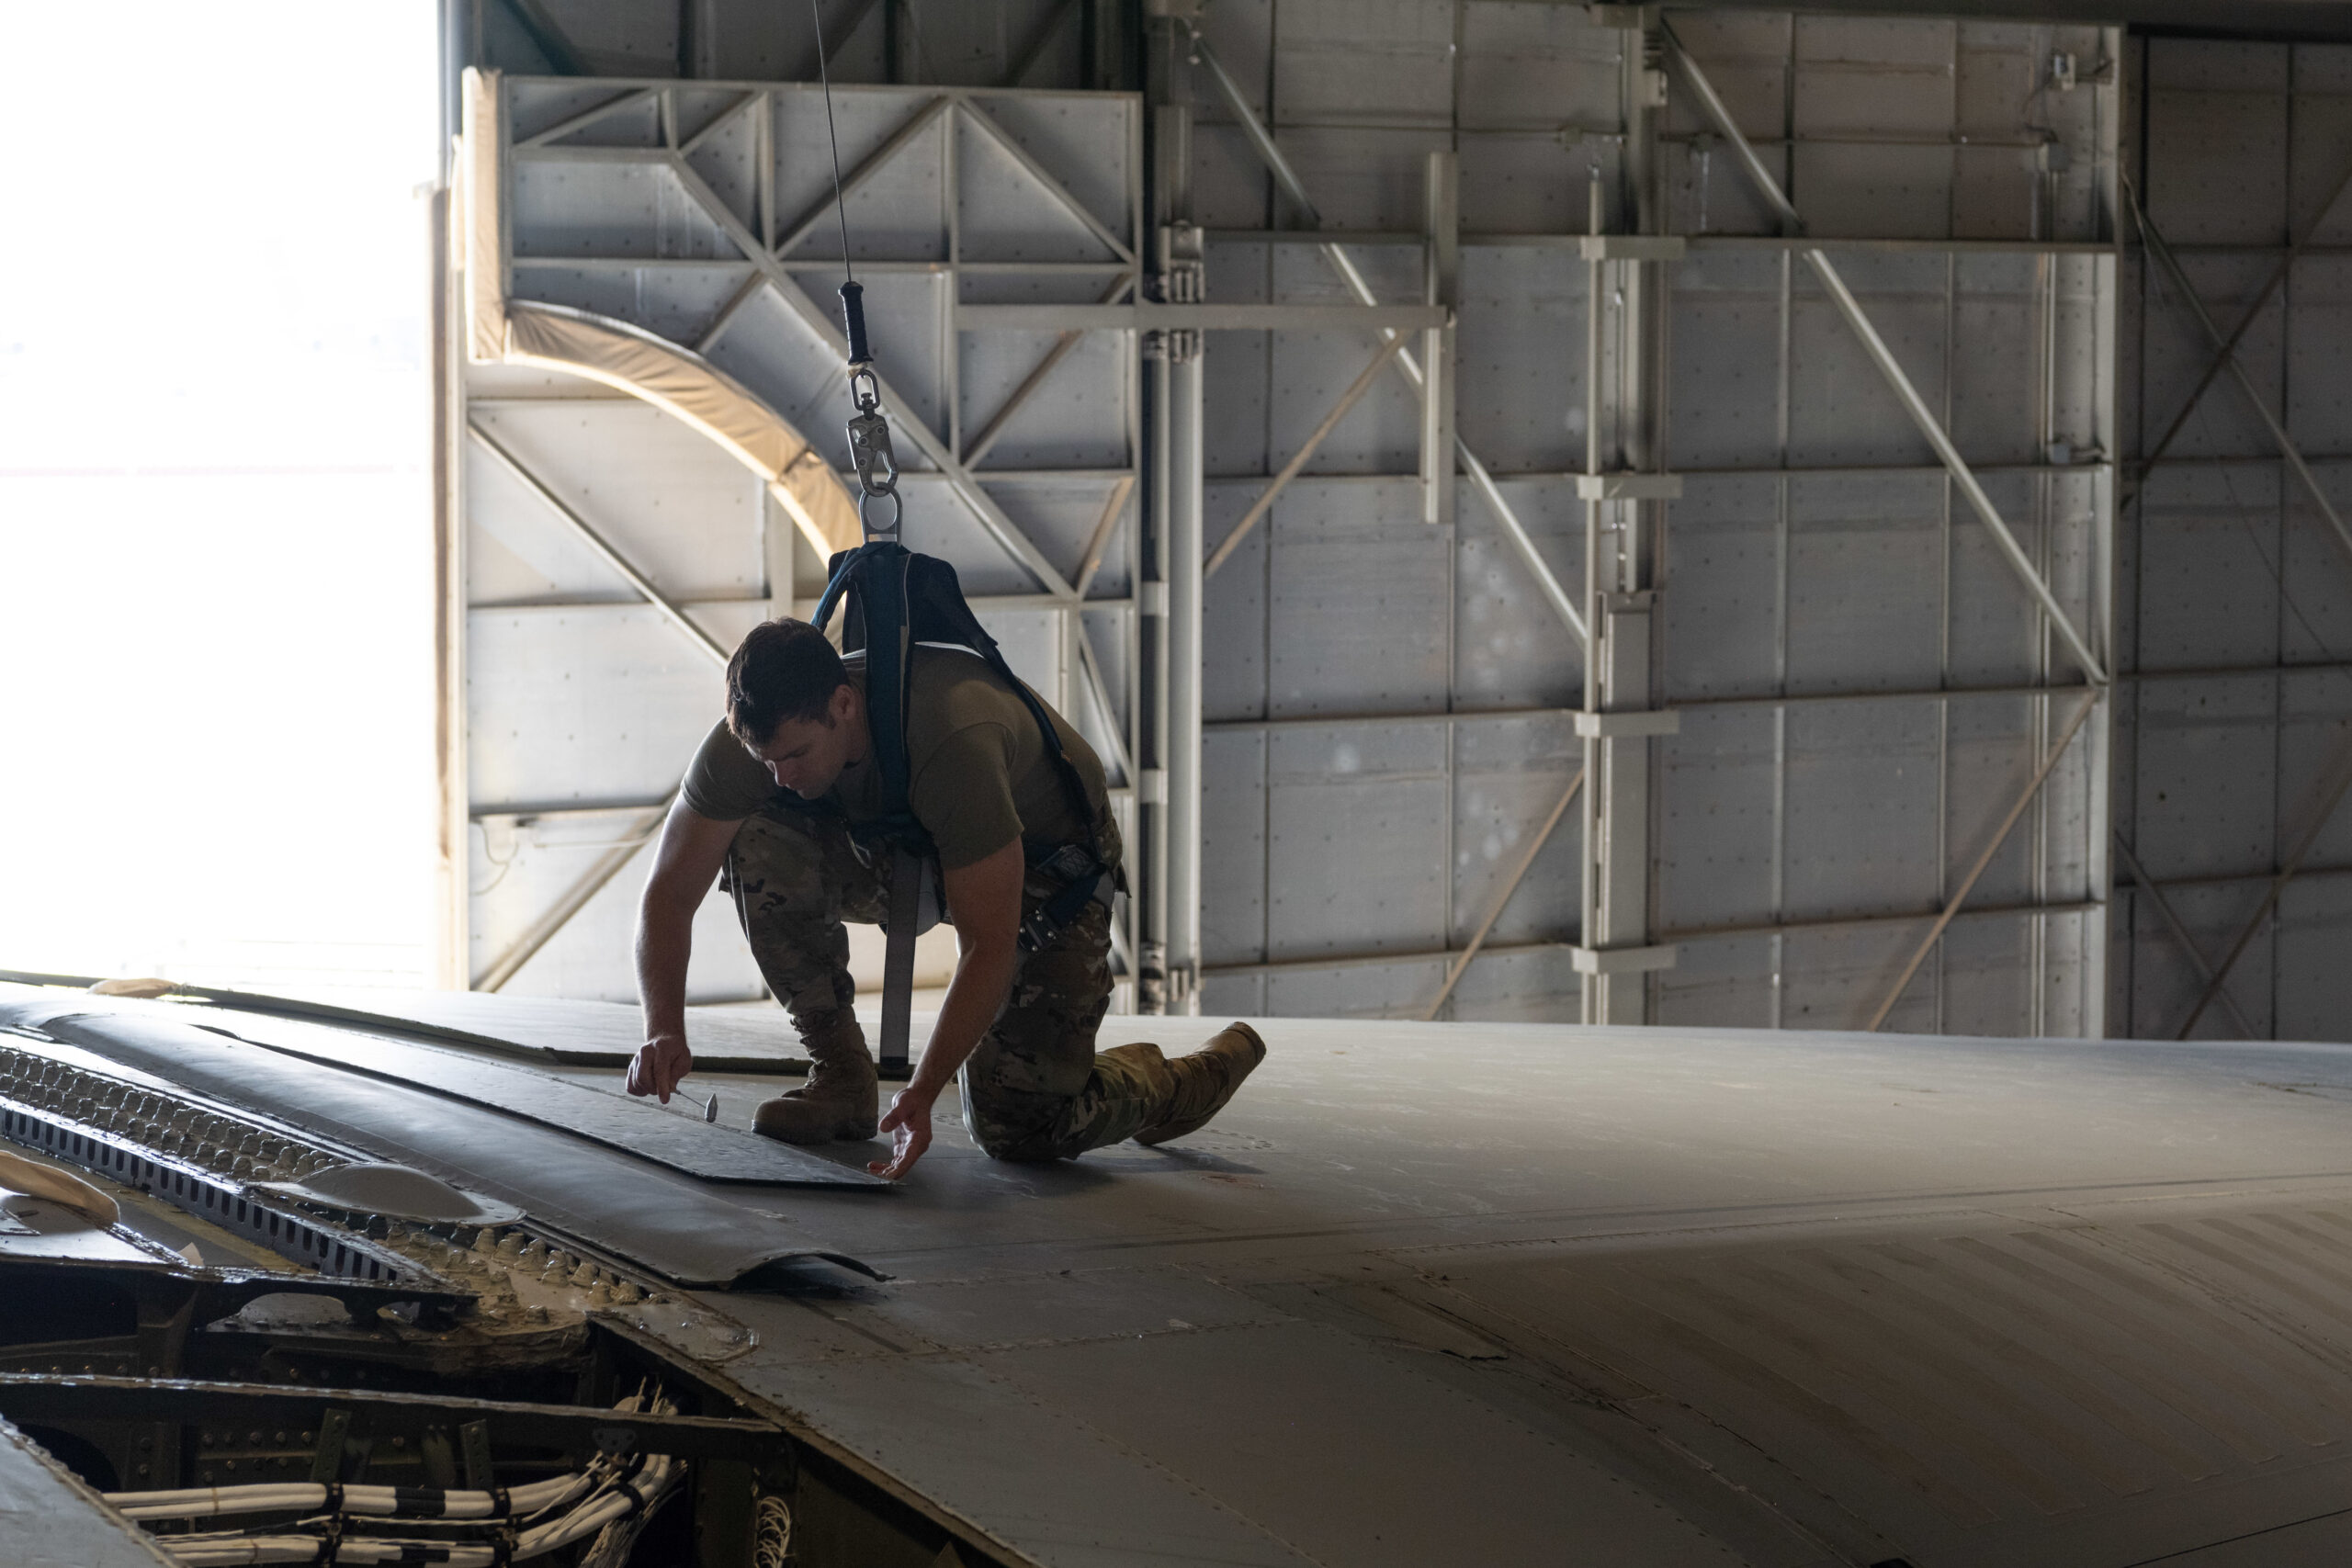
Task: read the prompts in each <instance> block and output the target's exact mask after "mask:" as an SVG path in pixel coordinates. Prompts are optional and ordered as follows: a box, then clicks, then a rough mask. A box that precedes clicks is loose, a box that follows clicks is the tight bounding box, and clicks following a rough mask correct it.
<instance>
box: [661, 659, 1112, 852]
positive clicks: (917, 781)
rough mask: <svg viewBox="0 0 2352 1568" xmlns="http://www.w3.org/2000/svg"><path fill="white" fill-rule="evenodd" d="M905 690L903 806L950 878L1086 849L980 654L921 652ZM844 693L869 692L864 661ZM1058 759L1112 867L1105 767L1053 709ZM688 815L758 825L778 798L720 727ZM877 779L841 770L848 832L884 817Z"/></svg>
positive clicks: (691, 776) (1014, 702) (710, 741)
mask: <svg viewBox="0 0 2352 1568" xmlns="http://www.w3.org/2000/svg"><path fill="white" fill-rule="evenodd" d="M912 657H913V660H914V671H913V675H912V678H911V679H910V681H909V682H908V686H909V693H908V701H907V775H908V783H907V805H908V807H909V809H910V810H911V811H912V812H913V813H914V817H915V820H916V821H918V822H920V823H922V825H923V829H924V830H925V831H927V832H928V833H930V835H931V838H932V842H933V844H935V845H936V846H937V847H938V850H939V863H940V864H941V865H943V866H944V867H947V868H948V869H950V870H953V869H955V868H956V867H959V866H967V865H970V864H971V863H974V862H975V861H980V860H985V859H987V858H988V857H989V855H991V854H994V853H995V852H997V851H999V850H1001V849H1002V848H1004V846H1005V845H1007V844H1009V843H1011V842H1012V840H1015V839H1021V840H1025V841H1026V842H1027V843H1029V844H1031V845H1034V846H1036V847H1038V848H1043V849H1050V848H1052V847H1054V846H1055V845H1057V844H1071V843H1083V842H1084V841H1085V840H1086V824H1085V823H1084V822H1082V821H1080V819H1079V818H1078V814H1077V812H1076V811H1075V810H1074V809H1072V807H1071V805H1070V802H1069V795H1067V794H1066V793H1065V790H1064V787H1063V784H1062V780H1061V776H1060V773H1058V772H1057V770H1056V768H1055V767H1054V764H1053V760H1052V759H1051V758H1050V757H1048V756H1047V755H1046V738H1045V737H1044V736H1043V735H1042V734H1040V733H1039V732H1038V729H1037V721H1036V719H1035V717H1033V716H1031V715H1030V712H1029V709H1028V706H1027V705H1025V704H1023V702H1022V700H1021V699H1020V698H1019V697H1018V696H1016V695H1014V694H1013V692H1012V688H1011V687H1009V686H1007V685H1006V684H1005V683H1004V682H1003V681H1002V680H1001V678H1000V677H999V676H998V675H997V673H996V671H993V670H990V669H989V667H988V665H987V664H986V663H985V662H983V661H982V660H980V659H979V658H978V656H977V655H974V654H970V653H965V652H961V651H959V650H957V649H946V648H926V647H918V648H916V649H914V650H913V653H912ZM842 662H843V663H844V664H845V665H846V666H847V667H848V670H849V678H850V681H851V682H852V683H853V684H854V685H855V686H856V687H857V689H858V691H859V692H860V693H861V694H862V693H864V691H865V655H864V654H862V653H854V654H851V655H850V656H849V657H848V658H847V659H845V660H843V661H842ZM1046 712H1047V713H1048V714H1052V716H1053V720H1054V729H1055V732H1056V733H1057V735H1059V736H1060V737H1061V743H1062V751H1063V754H1064V755H1066V756H1068V757H1069V760H1070V761H1072V762H1074V763H1076V764H1077V766H1078V773H1079V777H1080V779H1081V780H1083V781H1084V783H1085V785H1086V794H1087V798H1088V799H1089V800H1091V801H1092V802H1093V803H1094V816H1095V821H1096V822H1097V823H1098V824H1099V827H1098V829H1097V832H1098V849H1099V850H1100V852H1101V853H1102V856H1103V860H1104V861H1105V862H1106V863H1111V864H1114V865H1115V864H1116V863H1118V859H1119V829H1118V827H1117V825H1116V824H1115V823H1114V822H1113V821H1112V819H1111V813H1110V809H1109V796H1108V795H1107V793H1106V792H1105V790H1104V787H1103V762H1102V759H1100V758H1098V757H1097V756H1095V754H1094V749H1093V748H1092V747H1091V746H1089V745H1088V744H1087V743H1086V742H1085V740H1084V739H1081V738H1080V735H1079V733H1078V731H1077V730H1075V729H1073V728H1070V726H1069V723H1068V721H1066V720H1065V719H1064V718H1063V717H1062V716H1061V715H1060V714H1058V713H1055V712H1054V710H1053V708H1052V707H1051V706H1050V705H1048V706H1047V707H1046ZM881 793H882V780H881V773H880V769H879V768H878V767H877V766H876V763H875V761H874V757H873V754H872V753H871V752H870V751H869V752H868V753H867V756H866V759H865V761H863V762H860V763H858V764H857V765H855V766H854V767H852V768H848V769H845V770H843V772H842V776H841V778H840V780H839V781H837V782H836V783H835V784H834V785H833V788H832V792H831V794H830V795H827V796H826V798H827V799H828V800H830V801H831V802H832V803H833V804H834V805H836V806H838V807H841V809H842V813H843V815H845V816H846V817H848V818H849V819H850V820H851V821H853V822H866V821H872V820H873V819H874V818H877V817H879V816H881V815H882V803H881ZM684 795H685V801H686V806H687V807H688V808H689V809H691V810H693V811H695V812H696V813H698V814H700V815H702V816H704V817H708V818H713V819H714V820H717V821H721V822H734V821H740V820H741V819H742V818H746V817H751V816H754V815H756V814H757V813H758V812H760V811H761V810H762V809H763V807H767V806H768V805H769V804H770V803H771V802H774V801H775V800H776V799H777V797H779V796H782V797H783V799H784V800H785V801H786V802H788V803H794V804H797V796H795V795H792V794H791V793H790V792H789V791H786V790H783V789H780V788H778V787H777V785H776V782H775V778H774V777H773V776H772V775H771V774H770V773H768V770H767V765H766V764H765V763H763V762H762V761H760V760H759V759H758V758H756V757H754V756H752V753H751V752H750V751H748V750H745V749H744V747H743V743H742V742H741V741H740V740H738V739H735V736H734V733H733V732H732V731H731V730H729V728H727V723H726V721H725V720H724V719H721V720H720V721H719V722H718V725H716V726H715V727H714V728H712V729H711V732H710V734H709V735H708V736H707V737H705V738H704V739H703V743H702V746H701V749H700V750H697V751H696V752H695V760H694V765H693V766H692V767H690V768H688V769H687V770H686V781H685V784H684Z"/></svg>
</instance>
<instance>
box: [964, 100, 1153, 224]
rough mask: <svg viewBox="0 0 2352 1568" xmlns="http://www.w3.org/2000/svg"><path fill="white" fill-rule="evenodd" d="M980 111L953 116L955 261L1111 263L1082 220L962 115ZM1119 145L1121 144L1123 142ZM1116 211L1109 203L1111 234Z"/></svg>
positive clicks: (985, 111) (983, 110)
mask: <svg viewBox="0 0 2352 1568" xmlns="http://www.w3.org/2000/svg"><path fill="white" fill-rule="evenodd" d="M987 112H988V111H987V110H986V109H984V108H981V107H977V106H975V107H972V108H970V109H969V110H967V111H964V112H961V113H959V114H958V115H957V116H956V223H957V230H956V233H957V243H958V246H959V254H960V255H961V257H962V258H963V259H965V260H967V261H975V262H1007V261H1023V262H1091V261H1107V260H1110V259H1113V258H1114V255H1115V253H1114V252H1113V251H1112V250H1111V248H1110V247H1109V246H1108V245H1106V244H1104V243H1103V239H1102V237H1101V236H1100V235H1098V234H1096V233H1095V232H1094V231H1093V230H1092V229H1091V228H1090V227H1089V226H1088V224H1087V222H1086V220H1085V219H1084V218H1082V217H1080V215H1079V214H1078V213H1076V212H1073V211H1072V210H1070V209H1069V206H1068V205H1066V204H1065V203H1064V202H1063V201H1062V200H1061V199H1060V197H1057V195H1055V194H1054V192H1052V191H1051V190H1050V189H1048V188H1047V186H1046V185H1045V183H1044V182H1043V181H1041V180H1039V179H1038V178H1037V177H1036V176H1035V175H1034V174H1032V173H1031V172H1030V171H1029V170H1028V169H1026V168H1024V167H1023V165H1022V164H1021V162H1020V160H1018V159H1017V158H1015V157H1014V156H1013V155H1012V152H1009V151H1008V150H1007V149H1006V148H1005V147H1004V145H1003V143H1001V142H1000V141H998V140H997V139H996V138H995V137H993V136H991V135H989V133H988V132H987V131H986V130H983V129H982V128H981V127H979V126H977V125H972V124H968V123H967V122H966V119H965V118H964V115H965V113H968V114H973V115H985V114H987ZM1120 144H1121V145H1124V144H1125V143H1124V140H1122V141H1121V143H1120ZM1057 183H1058V182H1057ZM1123 206H1124V203H1121V204H1115V205H1114V207H1113V209H1112V217H1111V221H1109V222H1105V224H1104V226H1105V227H1108V228H1111V229H1112V231H1113V232H1114V233H1118V232H1119V230H1118V228H1116V227H1114V224H1115V222H1116V220H1117V219H1118V218H1119V217H1120V216H1121V215H1122V214H1121V212H1120V208H1121V207H1123ZM1097 221H1103V220H1102V219H1100V218H1098V219H1097Z"/></svg>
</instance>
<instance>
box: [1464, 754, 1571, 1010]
mask: <svg viewBox="0 0 2352 1568" xmlns="http://www.w3.org/2000/svg"><path fill="white" fill-rule="evenodd" d="M1451 728H1452V729H1453V791H1454V800H1453V829H1452V839H1453V873H1452V878H1453V911H1452V915H1451V924H1450V926H1449V929H1448V931H1447V935H1446V942H1445V945H1447V946H1449V947H1459V946H1461V945H1462V944H1463V943H1464V942H1467V941H1469V939H1470V937H1471V934H1472V933H1473V932H1475V931H1476V930H1477V929H1478V927H1479V924H1480V922H1481V921H1483V920H1484V919H1486V918H1487V912H1488V911H1489V910H1490V909H1492V908H1494V907H1495V902H1496V900H1497V899H1498V898H1500V897H1502V896H1503V892H1504V889H1505V887H1506V886H1507V879H1508V878H1509V877H1510V874H1511V873H1512V872H1513V871H1515V870H1516V869H1517V868H1518V866H1519V864H1520V863H1521V861H1522V860H1524V859H1525V858H1526V856H1527V853H1528V852H1529V850H1530V849H1532V847H1533V842H1532V840H1533V837H1534V834H1535V832H1536V831H1537V829H1539V828H1540V827H1541V825H1542V824H1543V822H1544V818H1546V817H1547V816H1548V815H1549V814H1550V812H1551V810H1552V808H1553V807H1554V806H1555V804H1556V803H1557V802H1558V800H1559V798H1560V795H1561V792H1562V791H1564V790H1566V788H1567V787H1568V781H1569V779H1570V777H1571V776H1573V775H1574V774H1575V773H1576V771H1577V768H1579V767H1580V766H1582V765H1583V761H1584V749H1583V747H1582V745H1581V744H1580V743H1579V742H1578V741H1577V739H1576V735H1575V731H1574V729H1573V728H1571V726H1570V723H1569V721H1568V719H1567V718H1566V716H1565V715H1563V716H1545V717H1542V718H1490V719H1477V718H1464V719H1457V720H1455V721H1454V723H1453V725H1452V727H1451ZM1578 852H1579V846H1578V844H1577V835H1576V834H1575V832H1574V831H1572V830H1569V831H1561V830H1555V832H1554V833H1553V834H1552V836H1551V838H1550V839H1549V840H1546V841H1545V842H1544V847H1543V849H1542V850H1541V851H1540V852H1538V853H1537V854H1536V858H1535V863H1534V864H1533V866H1532V867H1531V868H1530V870H1529V871H1528V874H1527V878H1526V880H1525V881H1524V882H1522V883H1521V885H1520V887H1519V891H1518V893H1517V895H1516V896H1515V897H1513V898H1512V899H1511V901H1510V903H1509V904H1508V905H1506V906H1504V908H1503V911H1502V914H1501V916H1500V918H1498V919H1497V920H1496V921H1495V924H1494V926H1493V928H1492V930H1491V931H1490V932H1489V933H1488V935H1487V941H1488V942H1491V943H1493V944H1494V945H1496V946H1498V947H1510V946H1513V945H1517V944H1521V943H1527V942H1560V941H1562V940H1564V939H1566V938H1570V937H1573V936H1574V935H1575V934H1576V930H1577V854H1578ZM1561 989H1562V987H1554V988H1553V989H1551V990H1549V991H1547V992H1545V993H1544V996H1543V997H1542V998H1528V1000H1529V1001H1530V1002H1531V1004H1535V1003H1538V1002H1541V1001H1542V1000H1544V998H1554V997H1556V996H1558V995H1559V994H1560V991H1561ZM1565 989H1566V990H1567V991H1570V992H1573V991H1574V989H1575V987H1574V985H1573V984H1571V985H1569V986H1568V987H1565ZM1476 994H1477V993H1473V995H1476ZM1481 1016H1486V1015H1484V1014H1482V1015H1481ZM1531 1016H1535V1015H1531Z"/></svg>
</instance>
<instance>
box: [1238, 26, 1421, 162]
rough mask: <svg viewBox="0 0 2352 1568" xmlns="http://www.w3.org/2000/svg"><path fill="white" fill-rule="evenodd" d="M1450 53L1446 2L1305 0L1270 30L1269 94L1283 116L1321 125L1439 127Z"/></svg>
mask: <svg viewBox="0 0 2352 1568" xmlns="http://www.w3.org/2000/svg"><path fill="white" fill-rule="evenodd" d="M1453 50H1454V44H1453V10H1452V8H1451V7H1449V6H1364V5H1360V4H1351V0H1303V3H1301V4H1297V5H1295V6H1290V7H1287V8H1285V9H1284V10H1283V16H1282V24H1281V26H1280V27H1279V28H1276V29H1275V34H1274V85H1273V94H1274V99H1275V101H1276V102H1277V103H1279V104H1281V105H1282V106H1283V114H1284V116H1285V117H1286V118H1294V119H1298V120H1306V121H1310V122H1317V123H1322V124H1334V123H1339V124H1344V123H1347V122H1349V121H1372V122H1374V123H1377V124H1380V125H1382V126H1396V125H1412V124H1417V123H1418V124H1424V125H1437V126H1442V125H1445V124H1447V123H1449V121H1450V120H1451V118H1452V116H1453V72H1454V59H1453ZM1308 188H1309V189H1313V188H1314V187H1313V186H1308Z"/></svg>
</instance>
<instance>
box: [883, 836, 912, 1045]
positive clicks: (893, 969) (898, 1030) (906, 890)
mask: <svg viewBox="0 0 2352 1568" xmlns="http://www.w3.org/2000/svg"><path fill="white" fill-rule="evenodd" d="M921 895H922V858H921V857H920V856H917V855H913V854H910V853H909V852H907V851H905V850H903V849H894V850H892V851H891V852H890V929H889V931H888V936H887V944H886V945H885V947H884V948H883V953H882V1045H881V1051H880V1056H881V1069H882V1076H883V1077H892V1076H894V1074H893V1072H892V1069H893V1068H896V1069H897V1072H896V1074H895V1076H897V1077H905V1076H906V1072H907V1032H908V1028H909V1025H910V1016H909V1015H910V1013H911V1012H912V1011H913V1010H914V989H915V924H916V922H917V920H918V919H920V918H921V915H922V911H921V910H920V909H919V908H917V907H916V906H917V903H918V900H919V898H920V897H921Z"/></svg>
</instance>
